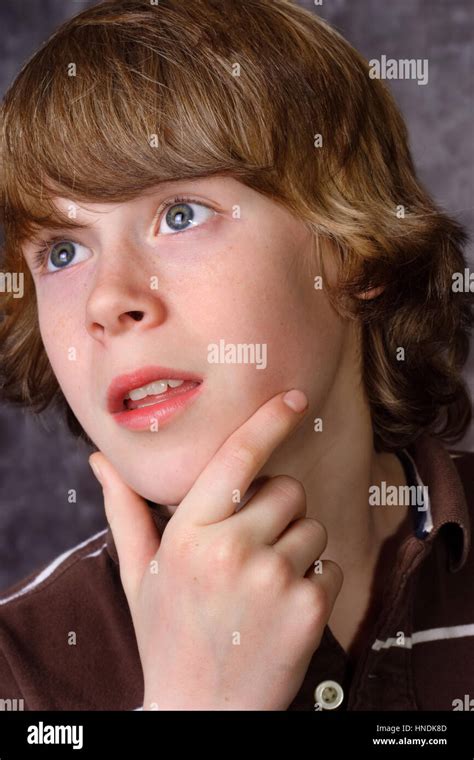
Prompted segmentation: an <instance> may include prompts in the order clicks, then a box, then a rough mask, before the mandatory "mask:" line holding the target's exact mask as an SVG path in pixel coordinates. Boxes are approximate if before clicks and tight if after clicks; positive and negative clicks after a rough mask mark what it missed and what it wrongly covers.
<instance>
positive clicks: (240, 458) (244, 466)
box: [224, 442, 259, 472]
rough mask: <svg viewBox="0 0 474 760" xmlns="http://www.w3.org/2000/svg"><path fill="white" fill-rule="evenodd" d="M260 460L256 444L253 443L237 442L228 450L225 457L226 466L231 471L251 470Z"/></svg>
mask: <svg viewBox="0 0 474 760" xmlns="http://www.w3.org/2000/svg"><path fill="white" fill-rule="evenodd" d="M258 461H259V454H258V451H257V449H256V447H255V446H252V444H250V443H248V442H245V443H235V444H233V445H232V446H231V447H230V448H229V450H228V451H227V452H226V455H225V458H224V466H226V467H227V468H228V469H229V470H230V471H231V472H232V471H234V470H236V469H237V470H245V471H247V470H251V469H253V468H254V467H255V466H256V465H257V464H258Z"/></svg>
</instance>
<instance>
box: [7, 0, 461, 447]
mask: <svg viewBox="0 0 474 760" xmlns="http://www.w3.org/2000/svg"><path fill="white" fill-rule="evenodd" d="M368 70H369V66H368V63H367V61H366V60H365V59H364V58H363V57H362V56H361V55H359V53H358V52H357V51H355V50H354V49H353V48H352V47H351V46H350V45H349V44H348V43H347V42H346V41H345V40H344V39H343V38H342V37H341V36H340V35H339V34H338V33H337V32H336V31H335V30H334V29H332V28H331V27H330V26H329V25H328V24H327V23H325V22H324V21H322V20H320V19H319V18H318V17H317V16H316V15H314V14H312V13H310V12H309V11H306V10H304V9H302V8H301V7H299V6H297V5H295V4H293V3H291V2H286V1H285V0H239V2H238V3H237V2H234V0H193V2H182V0H160V2H159V3H158V4H157V5H154V4H152V3H150V2H149V0H143V1H142V2H140V0H108V1H106V2H103V3H100V4H99V5H97V6H94V7H92V8H90V9H88V10H86V11H84V12H82V13H80V14H79V15H77V16H75V17H74V18H72V19H71V20H69V21H68V22H66V23H65V24H63V25H62V26H61V27H60V28H59V29H58V30H57V31H56V32H55V33H54V34H53V35H52V37H51V38H50V39H49V40H47V41H46V42H45V44H44V45H43V46H42V47H41V48H40V49H39V51H38V52H37V53H36V54H35V55H34V56H33V57H32V58H31V59H30V61H29V62H27V64H26V65H25V66H24V67H23V69H22V70H21V72H20V73H19V75H18V76H17V78H16V80H15V81H14V83H13V84H12V86H11V87H10V89H9V90H8V92H7V94H6V96H5V98H4V102H3V106H2V112H1V115H2V134H1V143H0V151H1V154H0V155H1V182H0V192H1V220H0V221H1V223H2V225H3V228H4V236H5V244H4V249H3V256H4V261H3V269H4V272H17V273H23V275H24V297H23V298H14V297H13V294H12V293H9V292H5V293H0V313H1V314H2V322H1V323H0V360H1V394H2V398H3V399H4V400H6V401H9V402H12V403H15V404H22V405H27V406H29V407H31V408H32V409H33V411H35V412H41V411H43V410H44V409H46V408H47V407H48V406H49V405H50V404H57V405H59V407H60V409H62V411H63V412H64V413H65V415H66V418H67V421H68V424H69V427H70V429H71V430H72V432H73V433H74V434H75V435H78V436H81V437H83V438H84V439H85V440H86V441H88V442H89V443H92V442H91V441H90V439H89V438H88V437H87V435H86V434H85V432H84V431H83V430H82V428H81V426H80V424H79V423H78V421H77V419H76V418H75V416H74V414H73V412H72V410H71V409H70V407H69V406H68V404H67V402H66V399H65V398H64V396H63V394H62V391H61V389H60V387H59V385H58V382H57V380H56V378H55V376H54V374H53V371H52V368H51V366H50V364H49V361H48V358H47V356H46V353H45V350H44V347H43V344H42V340H41V336H40V332H39V326H38V320H37V309H36V297H35V289H34V283H33V281H32V278H31V275H30V273H29V269H28V267H27V266H26V264H25V261H24V257H23V255H22V243H24V242H25V240H27V239H29V238H30V237H31V236H32V235H34V233H35V232H36V231H37V230H38V229H40V228H41V227H42V226H45V225H46V226H48V227H52V228H54V227H61V228H64V227H66V228H74V227H77V226H78V225H77V223H75V222H74V221H73V220H71V219H69V218H65V217H64V216H62V215H61V214H60V212H59V211H58V210H57V209H56V207H55V206H54V204H53V202H52V198H53V197H54V196H55V195H62V196H65V197H74V198H75V199H77V200H78V201H79V202H80V201H98V202H106V201H110V202H112V201H125V200H129V199H131V198H134V197H136V196H137V194H139V193H140V192H142V191H143V190H145V189H147V188H150V187H152V186H154V185H156V184H157V183H159V182H161V181H166V180H170V179H184V178H197V177H205V176H211V175H213V174H221V175H229V176H232V177H234V178H236V179H237V180H239V181H241V182H243V183H245V184H246V185H248V186H249V187H252V188H253V189H255V190H257V191H259V192H261V193H263V194H265V195H267V196H268V197H270V198H272V199H273V200H275V201H277V202H279V203H282V204H283V205H284V206H285V207H286V208H287V209H289V210H291V211H292V212H293V213H294V214H295V215H297V216H298V217H299V218H301V219H302V220H303V221H304V222H305V223H306V224H307V225H308V226H309V228H310V229H311V230H312V231H314V234H315V240H316V239H317V240H318V241H319V240H322V239H326V240H328V241H331V245H332V246H333V248H334V250H336V252H337V254H338V262H339V265H340V266H339V269H340V276H339V282H338V285H337V288H335V289H333V290H331V289H329V290H328V294H329V297H330V298H331V300H332V302H333V303H334V304H335V306H336V308H338V309H339V310H340V312H341V313H343V314H345V315H347V316H348V317H349V318H353V319H358V320H360V325H361V348H362V357H363V370H362V372H363V380H364V386H365V391H366V394H367V398H368V402H369V404H370V408H371V414H372V422H373V430H374V443H375V446H376V448H377V449H378V450H393V449H396V448H399V447H400V446H405V445H408V444H410V443H411V442H412V441H414V439H415V438H416V437H417V436H418V435H420V433H422V432H431V433H432V434H435V435H437V436H439V437H440V438H442V439H444V440H445V441H456V440H458V439H459V438H460V437H461V436H462V435H463V433H464V432H465V431H466V429H467V427H468V424H469V422H470V420H471V414H472V410H471V401H470V398H469V393H468V390H467V388H466V385H465V383H464V382H463V380H462V377H461V370H462V367H463V365H464V364H465V362H466V359H467V356H468V351H469V336H470V333H471V330H472V321H473V312H472V294H470V293H469V289H468V291H467V292H461V293H457V292H456V293H455V292H453V288H452V276H453V273H455V272H462V271H463V270H464V268H465V266H466V262H465V259H464V257H463V253H462V249H463V245H464V244H465V242H466V235H465V232H464V230H463V229H462V227H461V226H460V225H459V223H458V222H457V221H455V220H454V219H452V218H450V217H449V216H447V215H446V214H445V213H444V212H443V211H442V210H441V209H439V208H438V207H437V206H436V205H435V203H434V202H433V200H432V199H431V198H430V196H429V194H428V193H427V192H426V190H425V189H424V188H423V187H422V186H421V184H420V182H419V181H418V179H417V176H416V172H415V169H414V166H413V162H412V158H411V155H410V152H409V148H408V139H407V132H406V127H405V125H404V122H403V119H402V117H401V115H400V113H399V111H398V109H397V106H396V105H395V102H394V100H393V98H392V96H391V95H390V93H389V91H388V89H387V88H386V87H385V85H384V84H383V83H382V82H381V81H379V80H377V79H371V78H370V77H369V74H368ZM317 134H319V135H321V138H320V140H321V141H322V145H321V146H320V147H317V146H316V140H315V136H316V135H317ZM157 146H158V147H157ZM401 207H403V210H404V214H400V213H397V209H398V211H399V210H400V208H401ZM368 288H382V290H381V292H380V293H379V295H377V296H376V297H373V298H360V297H359V298H358V297H357V296H358V295H360V294H361V293H362V292H364V291H366V290H367V289H368ZM400 347H403V349H404V351H405V360H404V361H397V357H396V352H397V349H398V348H400Z"/></svg>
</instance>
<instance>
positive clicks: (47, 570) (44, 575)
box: [0, 528, 108, 605]
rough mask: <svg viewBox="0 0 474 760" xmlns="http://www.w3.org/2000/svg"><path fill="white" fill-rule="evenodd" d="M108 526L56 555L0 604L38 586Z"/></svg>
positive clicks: (101, 533) (1, 599)
mask: <svg viewBox="0 0 474 760" xmlns="http://www.w3.org/2000/svg"><path fill="white" fill-rule="evenodd" d="M107 530H108V528H104V530H101V531H99V533H95V535H93V536H90V538H86V540H85V541H82V543H80V544H77V546H73V547H72V549H68V550H67V551H65V552H63V554H60V555H59V557H56V559H54V560H53V561H52V562H51V563H50V564H49V565H47V566H46V567H45V568H44V569H43V570H42V571H41V572H40V573H39V574H38V575H37V576H36V577H35V578H33V580H31V581H30V582H29V583H28V584H27V585H26V586H23V588H21V589H19V590H18V591H15V593H14V594H12V595H11V596H7V597H4V598H0V605H1V604H6V603H7V602H11V601H12V599H17V598H18V597H20V596H23V595H24V594H27V593H28V592H29V591H32V590H33V589H35V588H37V587H38V586H39V585H40V584H41V583H43V581H45V580H46V578H49V576H50V575H51V574H52V573H54V571H55V570H56V568H57V567H59V565H61V564H62V563H63V562H64V561H65V560H66V559H67V558H68V557H69V556H70V555H71V554H73V553H74V552H75V551H78V550H79V549H82V547H83V546H87V544H90V543H91V542H92V541H95V539H96V538H99V536H103V535H104V534H105V533H107ZM106 546H107V544H106V543H105V544H103V545H102V546H101V548H100V549H98V550H97V551H95V552H92V553H91V554H86V556H85V557H82V558H81V559H87V557H95V556H96V555H97V554H100V553H101V552H102V551H103V550H104V548H105V547H106Z"/></svg>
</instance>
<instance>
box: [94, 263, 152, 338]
mask: <svg viewBox="0 0 474 760" xmlns="http://www.w3.org/2000/svg"><path fill="white" fill-rule="evenodd" d="M107 259H108V260H107ZM153 277H156V275H155V274H153V275H149V274H147V272H146V267H145V262H143V263H140V256H139V255H135V251H131V250H128V251H122V252H120V251H118V250H116V251H114V253H113V255H111V256H110V257H107V255H104V256H102V258H101V261H100V263H99V264H98V272H97V276H96V279H95V282H94V286H93V289H92V291H91V293H90V295H89V298H88V300H87V307H86V322H87V331H88V332H89V334H90V335H91V336H92V337H93V338H95V339H96V340H101V341H105V340H107V338H109V337H112V336H117V335H121V334H125V333H127V332H129V331H130V330H133V331H135V332H143V331H146V330H149V329H152V328H154V327H157V326H159V325H160V324H162V323H163V321H164V319H165V318H166V309H165V305H164V303H163V300H162V298H161V296H160V295H158V290H157V289H154V288H152V285H153V282H154V280H152V278H153Z"/></svg>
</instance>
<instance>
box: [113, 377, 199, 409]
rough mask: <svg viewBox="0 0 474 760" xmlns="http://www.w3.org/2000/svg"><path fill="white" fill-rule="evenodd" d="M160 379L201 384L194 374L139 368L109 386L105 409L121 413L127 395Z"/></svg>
mask: <svg viewBox="0 0 474 760" xmlns="http://www.w3.org/2000/svg"><path fill="white" fill-rule="evenodd" d="M161 378H163V379H167V380H171V379H176V380H192V381H194V382H196V383H201V382H202V377H199V376H198V375H196V374H195V373H194V372H185V371H183V370H180V369H172V367H158V366H156V365H153V366H148V367H141V369H136V370H134V371H133V372H127V373H126V374H124V375H117V377H115V378H114V379H113V380H112V382H111V383H110V385H109V389H108V391H107V409H108V411H109V412H110V413H111V414H115V413H116V412H121V411H122V410H123V409H124V405H123V400H124V398H125V396H126V395H127V393H128V392H129V391H130V390H132V389H133V388H140V387H141V386H142V385H148V383H151V382H153V381H154V380H160V379H161Z"/></svg>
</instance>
